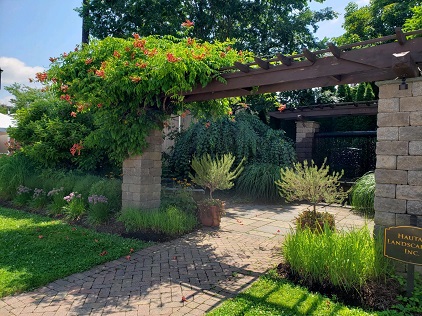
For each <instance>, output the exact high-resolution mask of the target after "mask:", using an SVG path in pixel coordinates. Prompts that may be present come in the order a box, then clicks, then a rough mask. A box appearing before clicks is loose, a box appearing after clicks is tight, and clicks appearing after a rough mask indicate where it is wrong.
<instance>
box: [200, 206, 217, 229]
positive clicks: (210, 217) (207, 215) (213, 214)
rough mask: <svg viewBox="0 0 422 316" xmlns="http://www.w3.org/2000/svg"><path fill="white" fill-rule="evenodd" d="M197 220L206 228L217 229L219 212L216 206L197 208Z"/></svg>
mask: <svg viewBox="0 0 422 316" xmlns="http://www.w3.org/2000/svg"><path fill="white" fill-rule="evenodd" d="M199 220H200V221H201V224H202V225H204V226H208V227H219V226H220V222H221V212H220V209H219V207H218V206H217V205H208V206H201V207H200V208H199Z"/></svg>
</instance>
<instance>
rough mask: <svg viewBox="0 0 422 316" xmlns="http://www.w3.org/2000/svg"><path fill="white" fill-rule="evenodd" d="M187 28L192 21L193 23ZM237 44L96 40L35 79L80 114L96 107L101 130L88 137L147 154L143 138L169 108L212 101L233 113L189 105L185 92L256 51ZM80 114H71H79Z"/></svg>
mask: <svg viewBox="0 0 422 316" xmlns="http://www.w3.org/2000/svg"><path fill="white" fill-rule="evenodd" d="M187 27H188V28H189V25H188V26H187ZM232 44H233V43H232V42H215V43H213V44H210V43H208V42H201V41H199V40H196V39H192V38H183V39H181V38H175V37H171V36H165V37H157V36H149V37H145V38H140V37H139V35H137V34H134V37H133V38H130V39H121V38H112V37H108V38H105V39H103V40H95V39H93V40H92V41H91V42H90V43H89V44H87V45H84V46H83V48H82V49H75V51H74V52H70V53H69V54H63V55H61V56H60V57H58V58H50V60H51V61H52V64H51V67H50V69H49V70H48V71H47V73H38V74H37V79H38V80H39V81H41V82H45V83H50V89H52V90H53V91H55V92H56V93H57V94H58V95H59V96H60V98H62V99H63V100H65V101H67V102H68V103H69V104H71V105H72V106H73V108H74V109H73V112H74V113H75V114H76V116H77V115H80V114H81V113H85V112H90V113H92V114H93V115H94V122H95V125H96V126H97V127H98V129H97V130H96V131H95V132H93V133H91V134H90V135H89V136H87V137H86V138H82V135H81V141H83V143H85V142H87V143H88V144H90V146H92V145H94V144H95V145H97V146H99V147H100V148H102V149H103V150H104V151H106V152H107V153H108V155H109V156H110V157H111V158H112V159H114V160H116V161H122V160H123V159H125V158H126V157H128V156H129V155H133V154H141V153H142V151H143V149H144V148H145V147H146V145H147V144H146V142H145V137H146V136H147V135H148V134H150V132H151V131H152V130H159V129H162V127H163V122H164V121H165V120H166V119H167V118H168V117H169V116H170V115H171V114H180V113H181V112H183V111H185V110H186V109H190V110H192V111H193V112H195V113H198V112H201V110H207V109H208V108H210V107H212V108H213V109H214V112H215V113H217V114H223V113H225V114H227V113H229V112H230V108H229V103H228V102H221V101H214V102H211V104H210V103H207V104H206V105H205V104H204V103H196V104H193V103H192V104H184V103H183V102H181V101H183V96H182V94H183V92H186V91H190V90H192V89H193V88H194V87H196V86H198V85H201V86H205V85H207V84H208V83H209V82H210V81H211V80H213V79H217V80H220V81H224V80H223V79H222V77H221V76H220V69H221V68H223V67H227V66H231V65H233V63H234V62H235V61H239V62H246V61H249V60H250V56H249V54H247V53H244V52H241V51H239V52H237V51H236V50H234V49H232V48H231V45H232ZM76 116H75V115H73V116H72V117H73V118H75V119H76Z"/></svg>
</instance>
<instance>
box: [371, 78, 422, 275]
mask: <svg viewBox="0 0 422 316" xmlns="http://www.w3.org/2000/svg"><path fill="white" fill-rule="evenodd" d="M407 83H408V85H409V88H408V89H407V90H399V84H400V81H397V80H394V81H383V82H379V83H377V85H378V86H379V87H380V91H379V102H378V118H377V121H378V130H377V140H378V142H377V147H376V154H377V164H376V170H375V182H376V186H375V201H374V208H375V219H374V221H375V229H376V231H381V232H383V230H384V228H385V227H389V226H400V225H410V224H411V216H412V215H413V218H415V217H416V223H417V226H418V227H422V78H415V79H408V80H407ZM398 269H399V270H400V269H401V268H400V267H398Z"/></svg>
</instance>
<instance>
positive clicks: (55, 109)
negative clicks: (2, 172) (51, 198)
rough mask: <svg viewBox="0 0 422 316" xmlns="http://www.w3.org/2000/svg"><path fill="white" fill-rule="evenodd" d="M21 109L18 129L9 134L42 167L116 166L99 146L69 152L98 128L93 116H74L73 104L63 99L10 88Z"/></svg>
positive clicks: (89, 146) (28, 89) (16, 87)
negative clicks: (80, 153)
mask: <svg viewBox="0 0 422 316" xmlns="http://www.w3.org/2000/svg"><path fill="white" fill-rule="evenodd" d="M10 92H11V93H12V94H13V95H14V97H15V103H16V104H17V107H18V110H17V111H16V115H15V119H16V122H17V124H16V126H15V127H10V128H9V129H8V133H9V135H10V136H11V137H12V138H13V139H15V140H16V141H18V142H19V144H20V146H21V148H22V151H23V152H24V153H25V155H26V156H28V157H29V158H30V159H31V161H33V162H34V163H35V164H37V165H39V166H40V167H43V168H65V169H80V170H84V171H91V172H93V171H98V170H100V169H102V170H104V169H107V170H109V169H111V168H112V167H114V165H113V164H112V163H110V161H109V160H108V158H107V155H106V153H105V152H104V151H102V150H101V148H99V146H91V145H90V144H89V143H85V144H83V147H84V148H83V149H82V153H83V155H79V153H74V154H71V152H70V149H71V148H72V146H73V145H74V144H76V143H79V141H80V140H81V139H84V138H85V137H87V136H88V135H89V134H90V133H91V132H92V131H95V130H96V129H97V128H98V127H97V126H96V125H95V123H94V118H93V115H92V113H89V112H86V113H83V114H82V113H81V114H80V115H78V116H77V117H72V116H71V113H72V112H73V111H75V108H74V105H71V104H69V103H68V102H66V101H63V100H60V99H59V98H58V97H57V96H54V95H53V94H52V93H51V92H44V93H41V92H40V91H38V90H36V89H31V88H28V87H24V86H19V85H15V86H13V87H12V88H11V89H10Z"/></svg>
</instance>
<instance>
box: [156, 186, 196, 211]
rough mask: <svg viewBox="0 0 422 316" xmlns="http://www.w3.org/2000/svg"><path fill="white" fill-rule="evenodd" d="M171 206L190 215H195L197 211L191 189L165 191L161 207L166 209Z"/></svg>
mask: <svg viewBox="0 0 422 316" xmlns="http://www.w3.org/2000/svg"><path fill="white" fill-rule="evenodd" d="M171 205H172V206H175V207H177V208H179V209H181V210H184V211H186V212H190V213H194V212H195V211H196V210H197V205H196V202H195V200H194V198H193V193H192V191H191V190H190V189H189V188H180V189H179V190H174V191H164V192H163V193H162V195H161V206H162V207H164V208H166V207H167V206H171Z"/></svg>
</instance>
